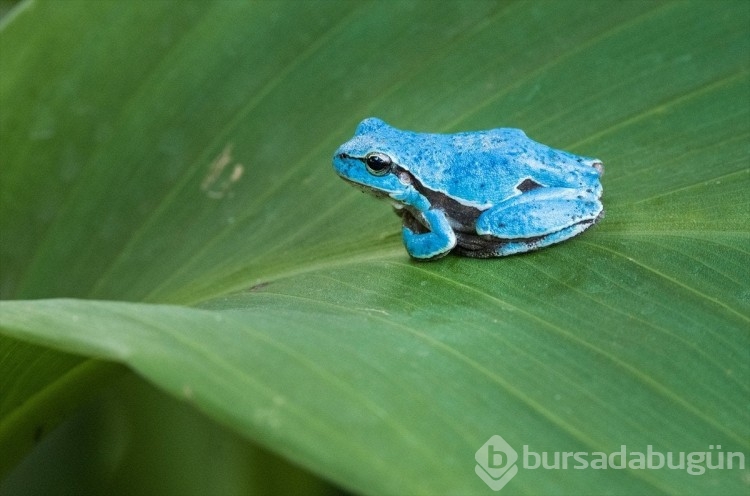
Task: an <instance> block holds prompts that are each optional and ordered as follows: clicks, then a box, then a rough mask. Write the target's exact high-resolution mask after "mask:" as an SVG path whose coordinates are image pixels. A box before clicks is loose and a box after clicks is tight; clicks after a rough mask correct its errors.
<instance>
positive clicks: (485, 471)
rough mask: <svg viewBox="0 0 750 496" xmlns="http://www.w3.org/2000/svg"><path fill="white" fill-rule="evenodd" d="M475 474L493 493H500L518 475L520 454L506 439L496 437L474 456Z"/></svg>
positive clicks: (489, 440) (488, 441)
mask: <svg viewBox="0 0 750 496" xmlns="http://www.w3.org/2000/svg"><path fill="white" fill-rule="evenodd" d="M474 459H475V460H476V462H477V465H476V466H475V467H474V472H476V474H477V475H478V476H479V478H481V479H482V480H483V481H484V483H485V484H487V485H488V486H489V487H490V489H492V490H493V491H499V490H500V489H502V488H503V487H505V484H507V483H508V481H510V480H511V479H512V478H513V476H515V475H516V474H517V473H518V467H517V466H516V461H517V460H518V453H516V450H514V449H513V448H511V447H510V445H509V444H508V443H506V442H505V439H503V438H502V437H500V436H498V435H494V436H492V437H491V438H489V439H488V440H487V442H486V443H484V444H483V445H482V447H481V448H479V449H478V450H477V452H476V454H475V455H474Z"/></svg>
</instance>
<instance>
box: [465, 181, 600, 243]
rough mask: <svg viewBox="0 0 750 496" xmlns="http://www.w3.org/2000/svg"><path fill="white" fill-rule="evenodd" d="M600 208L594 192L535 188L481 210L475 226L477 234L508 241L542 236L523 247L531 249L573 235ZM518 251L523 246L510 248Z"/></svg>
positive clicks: (595, 217) (593, 218)
mask: <svg viewBox="0 0 750 496" xmlns="http://www.w3.org/2000/svg"><path fill="white" fill-rule="evenodd" d="M602 210H603V207H602V204H601V202H600V201H599V197H598V195H597V194H596V193H595V192H591V193H588V192H586V191H585V190H584V191H582V190H579V189H572V188H538V189H534V190H531V191H527V192H525V193H522V194H520V195H518V196H514V197H512V198H509V199H507V200H505V201H503V202H501V203H498V204H497V205H495V206H494V207H492V208H491V209H489V210H486V211H484V212H482V214H481V215H480V216H479V218H478V219H477V223H476V230H477V233H478V234H482V235H491V236H494V237H497V238H501V239H507V240H509V241H513V240H523V239H528V238H542V239H541V240H536V241H535V243H534V244H533V245H529V248H527V249H533V248H538V247H541V246H546V245H549V244H552V243H557V242H559V241H563V240H565V239H568V238H570V237H572V236H575V235H576V234H578V233H579V232H581V231H583V230H584V229H585V228H586V227H588V226H589V225H591V224H593V223H594V222H595V221H596V220H597V218H598V217H599V216H600V215H601V213H602ZM574 226H575V227H574ZM518 251H525V250H514V252H518Z"/></svg>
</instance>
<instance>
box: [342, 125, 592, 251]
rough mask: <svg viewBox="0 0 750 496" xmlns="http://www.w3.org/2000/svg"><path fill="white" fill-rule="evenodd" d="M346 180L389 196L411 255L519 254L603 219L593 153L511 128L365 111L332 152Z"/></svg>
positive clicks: (562, 237)
mask: <svg viewBox="0 0 750 496" xmlns="http://www.w3.org/2000/svg"><path fill="white" fill-rule="evenodd" d="M333 168H334V169H335V171H336V173H338V174H339V175H340V176H341V177H342V178H343V179H345V180H346V181H348V182H350V183H352V184H354V185H355V186H357V187H359V188H361V189H363V190H365V191H367V192H370V193H372V194H374V195H375V196H377V197H381V198H388V199H390V201H391V203H392V204H393V207H394V209H395V210H396V213H397V214H398V215H400V216H401V219H402V222H403V229H402V234H403V240H404V245H406V250H407V251H408V252H409V255H411V256H412V257H413V258H415V259H420V260H428V259H434V258H439V257H442V256H444V255H446V254H448V253H449V252H451V251H454V252H456V253H458V254H460V255H465V256H470V257H480V258H488V257H499V256H504V255H512V254H515V253H522V252H527V251H530V250H535V249H537V248H542V247H544V246H548V245H551V244H553V243H559V242H560V241H564V240H566V239H568V238H571V237H573V236H575V235H577V234H579V233H581V232H583V231H584V230H585V229H587V228H588V227H590V226H592V225H593V224H594V223H596V222H597V221H598V220H599V219H600V218H601V217H602V215H603V212H604V209H603V206H602V203H601V201H600V198H601V195H602V185H601V182H600V181H599V178H600V177H601V175H602V173H603V171H604V167H603V165H602V162H601V161H600V160H597V159H593V158H587V157H581V156H578V155H573V154H572V153H568V152H564V151H561V150H555V149H553V148H550V147H548V146H546V145H543V144H541V143H537V142H535V141H533V140H531V139H529V138H528V137H527V136H526V134H525V133H524V132H523V131H521V130H520V129H511V128H499V129H491V130H488V131H476V132H463V133H457V134H427V133H417V132H411V131H401V130H399V129H396V128H394V127H391V126H389V125H388V124H386V123H385V122H383V121H382V120H380V119H377V118H374V117H371V118H368V119H365V120H363V121H362V122H361V123H360V124H359V126H358V127H357V130H356V132H355V133H354V137H353V138H352V139H350V140H349V141H347V142H346V143H344V144H343V145H341V147H339V149H338V150H336V153H335V154H334V156H333Z"/></svg>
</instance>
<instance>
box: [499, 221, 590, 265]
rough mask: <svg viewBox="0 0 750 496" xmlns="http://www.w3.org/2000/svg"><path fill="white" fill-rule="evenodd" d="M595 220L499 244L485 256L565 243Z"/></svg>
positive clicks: (513, 253) (509, 253)
mask: <svg viewBox="0 0 750 496" xmlns="http://www.w3.org/2000/svg"><path fill="white" fill-rule="evenodd" d="M603 214H604V212H602V214H600V215H599V218H601V217H602V216H603ZM597 220H598V219H594V220H592V221H585V222H580V223H578V224H575V225H572V226H570V227H566V228H565V229H561V230H560V231H558V232H556V233H553V234H550V235H548V236H544V237H539V238H529V239H519V240H509V241H504V242H499V243H498V244H497V246H496V247H495V249H494V251H493V253H492V255H486V256H494V257H503V256H506V255H515V254H516V253H524V252H527V251H532V250H538V249H539V248H544V247H545V246H549V245H553V244H555V243H559V242H561V241H565V240H566V239H570V238H572V237H573V236H576V235H577V234H580V233H582V232H583V231H585V230H586V229H588V228H589V227H591V226H593V225H594V224H595V223H596V221H597Z"/></svg>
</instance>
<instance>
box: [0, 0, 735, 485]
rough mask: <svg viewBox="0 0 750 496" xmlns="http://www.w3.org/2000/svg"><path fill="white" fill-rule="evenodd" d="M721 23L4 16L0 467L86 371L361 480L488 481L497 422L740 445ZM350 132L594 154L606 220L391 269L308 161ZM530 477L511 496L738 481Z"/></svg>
mask: <svg viewBox="0 0 750 496" xmlns="http://www.w3.org/2000/svg"><path fill="white" fill-rule="evenodd" d="M748 25H750V4H748V3H746V2H742V1H737V2H733V1H726V2H723V3H722V4H721V6H720V7H719V6H717V5H716V4H714V3H710V2H670V3H654V2H636V1H633V2H611V3H606V4H604V3H603V2H528V3H527V2H513V3H510V2H507V3H497V2H479V1H476V2H452V3H440V4H436V3H433V2H373V3H361V2H326V1H321V2H294V1H290V2H270V1H267V2H253V3H244V2H230V1H216V2H203V1H201V2H167V1H160V2H132V3H127V4H113V3H109V2H87V1H75V2H74V1H69V2H64V3H63V2H51V1H37V2H25V3H23V4H21V5H20V6H19V7H18V8H17V9H16V10H15V11H13V12H11V13H10V14H8V16H7V17H6V18H5V19H3V21H2V25H1V29H0V52H1V53H2V59H1V63H2V74H3V75H2V77H0V108H2V109H3V111H2V113H0V133H1V136H2V146H0V163H2V164H3V166H2V169H0V187H1V190H0V207H1V208H2V216H0V229H2V238H1V239H0V266H1V267H2V276H1V279H0V295H2V297H3V298H4V299H6V300H17V301H4V302H2V303H0V332H2V333H3V335H4V336H3V337H2V341H0V346H2V348H0V351H1V355H0V371H2V372H3V374H2V375H0V377H3V379H2V382H1V383H0V384H1V385H2V390H3V397H2V401H0V451H2V452H18V451H19V450H21V449H25V448H26V447H27V446H28V444H29V439H31V438H33V436H34V428H35V426H38V425H39V423H40V422H41V423H42V424H43V425H46V424H47V423H51V422H52V415H51V414H50V415H49V416H47V418H45V416H46V415H47V414H46V413H45V412H46V411H47V409H49V408H50V405H57V406H58V407H59V408H58V409H57V411H62V410H65V408H63V406H64V405H69V404H71V403H76V402H79V401H82V400H81V398H82V397H83V396H84V395H85V394H84V393H85V391H86V389H87V388H88V387H89V385H90V384H92V383H95V382H97V381H99V382H106V381H107V380H108V378H107V376H106V375H105V374H106V373H111V369H109V372H107V370H108V369H107V367H106V366H104V365H103V363H105V362H101V361H99V360H106V361H114V362H120V363H124V364H126V365H127V366H129V367H130V368H132V369H133V370H135V371H136V372H137V373H138V374H141V375H142V376H143V377H146V378H147V379H148V380H150V381H152V382H153V383H154V384H156V385H158V386H159V387H161V388H162V389H164V390H165V391H167V392H169V393H171V394H172V395H174V396H176V397H179V398H182V399H184V400H185V401H188V402H189V403H190V404H192V405H195V407H196V408H198V409H200V410H202V411H204V412H206V413H207V414H209V415H210V416H211V417H212V418H214V419H216V420H218V421H220V422H221V423H223V424H225V425H227V426H229V427H230V428H232V429H234V430H236V431H237V432H239V433H241V434H242V435H243V436H246V437H247V438H249V439H252V440H254V441H256V442H258V443H260V444H261V445H263V446H265V447H268V448H269V449H271V450H272V451H275V452H277V453H280V454H282V455H283V456H285V457H286V458H288V459H289V460H291V461H293V462H295V463H298V464H300V465H302V466H304V467H307V468H309V469H311V470H313V471H314V472H316V473H318V474H321V475H322V476H324V477H326V478H328V479H330V480H333V481H335V482H337V483H338V484H340V485H342V486H344V487H346V488H348V489H351V490H353V491H356V492H359V493H369V494H384V493H387V494H438V493H461V494H469V493H484V494H487V493H488V492H489V491H490V490H489V489H488V488H487V486H486V485H485V484H484V482H482V480H481V479H480V478H479V477H477V475H476V474H475V473H474V465H475V464H476V462H475V458H474V454H475V452H476V451H477V449H478V448H480V447H481V446H482V445H483V444H484V443H485V442H486V441H487V440H488V439H489V438H490V437H491V436H492V435H496V434H498V435H501V436H502V437H503V438H504V439H505V440H506V441H507V442H508V443H509V444H510V445H511V446H512V447H514V448H515V449H516V451H518V452H519V453H520V454H522V455H523V453H524V451H533V452H537V453H542V452H547V453H548V454H549V455H548V456H549V457H550V461H551V457H552V452H556V451H557V452H568V453H573V452H586V453H593V452H604V453H611V452H616V451H618V450H620V448H621V446H622V445H626V446H627V450H628V451H629V452H633V451H638V452H645V451H646V450H647V447H648V446H649V445H650V446H652V450H653V451H659V452H662V453H667V452H673V453H675V454H677V453H678V452H685V453H689V452H711V454H712V455H713V456H714V463H715V461H716V459H715V458H716V456H718V455H717V453H718V452H719V451H721V452H722V453H723V452H742V453H744V456H745V457H747V456H750V427H748V426H750V413H749V412H750V386H748V384H750V380H749V379H750V332H748V327H749V326H748V323H749V322H750V316H749V315H750V291H749V290H748V287H747V281H748V280H750V269H748V267H750V263H749V262H750V257H748V246H749V245H748V240H749V238H750V236H748V223H747V217H748V211H749V208H750V193H749V191H750V168H749V167H748V159H747V157H748V152H750V140H749V139H748V138H750V57H749V55H748V54H750V36H748V29H747V26H748ZM369 115H376V116H379V117H382V118H384V119H385V120H387V121H389V122H390V123H392V124H393V125H396V126H397V127H400V128H407V129H414V130H420V131H444V132H450V131H459V130H471V129H483V128H492V127H499V126H507V127H519V128H522V129H524V130H525V131H526V132H527V134H528V135H529V136H531V137H532V138H534V139H536V140H538V141H541V142H544V143H546V144H549V145H551V146H554V147H557V148H563V149H566V150H570V151H572V152H574V153H580V154H583V155H588V156H596V157H599V158H601V159H602V160H603V161H604V163H605V166H606V175H605V176H604V181H603V182H604V188H605V196H604V202H605V207H606V209H607V216H606V218H605V219H604V220H603V221H602V222H601V223H600V224H599V225H598V226H596V227H595V228H593V229H591V230H590V231H588V232H587V233H585V234H584V235H582V236H580V237H578V238H575V239H574V240H571V241H569V242H566V243H564V244H561V245H559V246H555V247H553V248H549V249H545V250H541V251H539V252H535V253H532V254H528V255H523V256H514V257H508V258H503V259H496V260H471V259H462V258H458V257H447V258H445V259H442V260H439V261H436V262H433V263H415V262H412V261H410V260H409V259H408V257H407V256H406V253H405V251H404V249H403V247H402V246H401V244H400V239H399V225H398V219H397V218H396V217H394V216H393V215H392V213H391V212H390V211H389V210H390V209H389V208H388V207H387V205H384V204H381V203H378V202H377V201H375V200H372V199H370V198H369V197H364V196H362V195H360V194H359V193H358V192H357V191H355V190H354V189H352V188H349V187H347V186H346V185H345V184H343V183H342V182H341V181H340V180H339V179H337V178H336V177H335V174H333V172H332V171H331V169H330V157H331V154H332V153H333V150H335V148H336V146H337V145H338V144H340V143H341V142H343V141H344V140H346V139H347V138H348V137H349V136H351V134H352V132H353V130H354V126H355V125H356V123H357V122H358V121H359V120H360V119H362V118H364V117H366V116H369ZM56 298H64V299H56ZM101 300H109V301H101ZM28 343H31V344H28ZM39 346H42V347H46V348H49V349H50V350H56V351H48V350H47V349H46V348H40V347H39ZM62 353H73V354H76V355H79V356H80V357H81V358H75V357H72V356H70V355H66V354H62ZM92 360H93V361H92ZM32 364H33V366H32ZM71 371H73V372H72V373H71ZM65 372H68V374H67V375H66V376H65V377H67V378H68V379H69V380H63V381H62V382H61V381H60V379H58V377H59V375H60V374H62V373H65ZM6 391H7V392H8V394H7V396H6ZM55 415H57V413H55ZM32 417H33V418H35V419H38V420H35V421H27V420H24V421H19V419H27V418H32ZM46 430H47V429H46V428H45V429H43V432H44V431H46ZM185 435H186V436H188V435H190V433H188V432H186V433H185ZM717 445H721V448H720V449H719V448H710V446H714V447H715V446H717ZM529 460H531V461H533V457H531V458H529V457H528V456H526V457H524V456H522V459H521V460H520V462H519V464H520V465H521V467H520V469H519V473H518V475H517V476H515V477H514V478H513V480H512V481H510V482H509V483H508V486H507V488H508V489H506V491H507V490H510V491H511V493H513V491H515V492H518V493H524V494H553V493H555V494H581V493H585V494H603V493H615V494H662V493H663V494H743V493H746V492H747V489H748V482H747V477H746V476H745V472H744V471H741V470H738V469H737V468H734V469H724V470H709V471H707V472H706V473H705V474H703V475H700V476H696V475H691V474H690V473H689V471H688V470H687V468H683V469H669V468H662V469H659V470H646V469H639V468H633V467H631V468H628V469H623V470H593V469H589V470H575V469H571V467H572V465H573V463H574V461H573V459H570V460H569V463H570V465H569V468H568V469H567V470H563V469H559V470H553V469H544V468H538V469H536V470H533V469H530V468H524V466H523V464H524V462H526V461H529ZM527 465H528V463H527ZM704 466H705V465H704Z"/></svg>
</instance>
